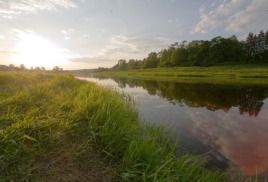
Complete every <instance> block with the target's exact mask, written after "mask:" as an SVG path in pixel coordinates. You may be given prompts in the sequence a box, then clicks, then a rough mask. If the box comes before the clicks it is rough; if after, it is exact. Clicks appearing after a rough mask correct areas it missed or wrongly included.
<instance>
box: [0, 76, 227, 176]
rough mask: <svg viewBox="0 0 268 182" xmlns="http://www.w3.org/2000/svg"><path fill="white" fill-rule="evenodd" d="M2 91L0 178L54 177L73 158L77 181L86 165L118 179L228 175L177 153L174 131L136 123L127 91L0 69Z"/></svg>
mask: <svg viewBox="0 0 268 182" xmlns="http://www.w3.org/2000/svg"><path fill="white" fill-rule="evenodd" d="M0 91H1V92H0V146H1V147H0V181H40V180H46V179H47V180H52V179H53V181H55V179H59V176H58V175H60V172H62V171H64V169H66V168H68V166H70V163H71V164H72V165H71V167H69V168H70V169H71V171H76V172H77V173H78V174H77V176H79V178H77V179H74V180H77V181H85V180H86V179H87V180H89V179H90V178H86V177H88V176H87V175H89V174H90V173H92V170H91V171H87V170H82V169H83V167H85V166H87V167H88V166H89V165H90V166H91V168H93V169H94V168H96V169H99V171H95V172H94V174H101V175H102V176H103V175H104V174H103V171H105V170H104V169H103V166H105V169H106V168H109V171H108V172H107V173H106V175H107V176H108V178H109V180H115V181H118V180H119V181H224V180H225V179H226V174H225V173H223V172H218V171H216V170H214V171H210V170H207V169H206V168H205V167H204V164H205V160H204V158H203V157H198V156H193V155H190V154H187V155H181V156H179V157H177V156H176V154H175V150H176V146H177V145H176V142H175V141H173V140H172V137H171V136H166V135H164V129H163V128H162V127H161V126H150V125H148V124H145V123H142V122H140V121H139V117H138V113H137V112H136V111H135V110H134V109H133V100H132V98H131V97H129V96H127V95H124V94H122V93H118V92H117V91H115V90H112V89H107V88H102V87H100V86H97V85H96V84H94V83H89V82H86V81H81V80H77V79H75V78H74V77H73V76H70V75H49V74H30V73H15V74H14V73H0ZM92 155H94V156H95V155H97V156H98V159H100V160H99V161H98V160H97V161H98V162H95V163H92ZM53 161H58V162H53ZM59 161H61V162H59ZM100 164H103V165H101V166H102V168H100V167H98V166H100ZM77 166H78V167H77ZM81 166H82V167H81ZM60 168H62V169H61V170H60V172H59V169H60ZM69 168H68V169H69ZM80 168H81V169H80ZM91 168H90V169H91ZM86 169H87V168H86ZM100 169H103V170H100ZM65 173H66V178H67V177H68V175H67V173H68V170H65ZM55 175H56V176H58V178H56V177H55ZM51 176H52V177H53V176H54V177H55V178H52V177H51ZM81 176H84V178H82V177H81ZM108 178H106V180H107V179H108ZM102 180H104V179H102ZM59 181H60V180H59Z"/></svg>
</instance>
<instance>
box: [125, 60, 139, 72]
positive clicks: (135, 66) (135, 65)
mask: <svg viewBox="0 0 268 182" xmlns="http://www.w3.org/2000/svg"><path fill="white" fill-rule="evenodd" d="M138 68H139V63H138V61H136V60H134V59H130V60H129V61H128V63H127V69H128V70H131V69H138Z"/></svg>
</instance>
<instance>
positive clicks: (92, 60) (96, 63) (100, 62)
mask: <svg viewBox="0 0 268 182" xmlns="http://www.w3.org/2000/svg"><path fill="white" fill-rule="evenodd" d="M68 61H70V62H71V63H74V64H76V63H79V64H82V65H85V67H86V68H88V67H90V68H97V67H112V66H114V64H115V63H116V62H117V61H116V60H112V59H109V58H106V57H87V56H84V57H75V58H71V59H69V60H68Z"/></svg>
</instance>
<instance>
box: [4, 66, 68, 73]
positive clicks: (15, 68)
mask: <svg viewBox="0 0 268 182" xmlns="http://www.w3.org/2000/svg"><path fill="white" fill-rule="evenodd" d="M0 71H35V72H42V71H47V70H46V68H45V67H44V66H41V67H39V66H37V67H31V68H30V69H28V68H26V67H25V65H24V64H21V65H20V66H15V65H14V64H10V65H9V66H6V65H0ZM52 71H54V72H61V71H63V68H60V67H59V66H54V67H53V69H52Z"/></svg>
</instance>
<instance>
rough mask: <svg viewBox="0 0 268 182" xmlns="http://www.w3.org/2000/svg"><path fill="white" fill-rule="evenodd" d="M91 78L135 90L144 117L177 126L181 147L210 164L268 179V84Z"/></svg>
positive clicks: (104, 83)
mask: <svg viewBox="0 0 268 182" xmlns="http://www.w3.org/2000/svg"><path fill="white" fill-rule="evenodd" d="M85 79H87V80H89V81H93V82H97V83H98V84H100V85H104V86H112V87H115V88H117V89H119V90H122V91H124V92H125V93H128V94H131V95H132V96H133V97H134V98H135V100H136V107H137V109H138V111H139V113H140V117H141V118H142V119H143V120H145V121H146V122H151V123H156V124H162V125H164V126H172V127H174V128H175V131H176V133H177V134H178V136H180V146H179V148H180V149H184V150H186V151H190V152H194V153H197V154H204V153H206V154H207V155H209V157H210V162H209V166H208V167H211V168H220V169H227V168H228V169H231V171H233V172H234V173H240V174H242V175H243V176H246V177H249V176H255V175H256V174H258V175H259V177H260V179H261V178H266V177H268V99H267V98H268V84H267V85H266V86H236V85H211V84H201V83H198V84H190V83H175V82H163V81H148V80H147V81H146V80H135V79H129V78H113V79H111V78H109V79H98V78H85Z"/></svg>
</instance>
